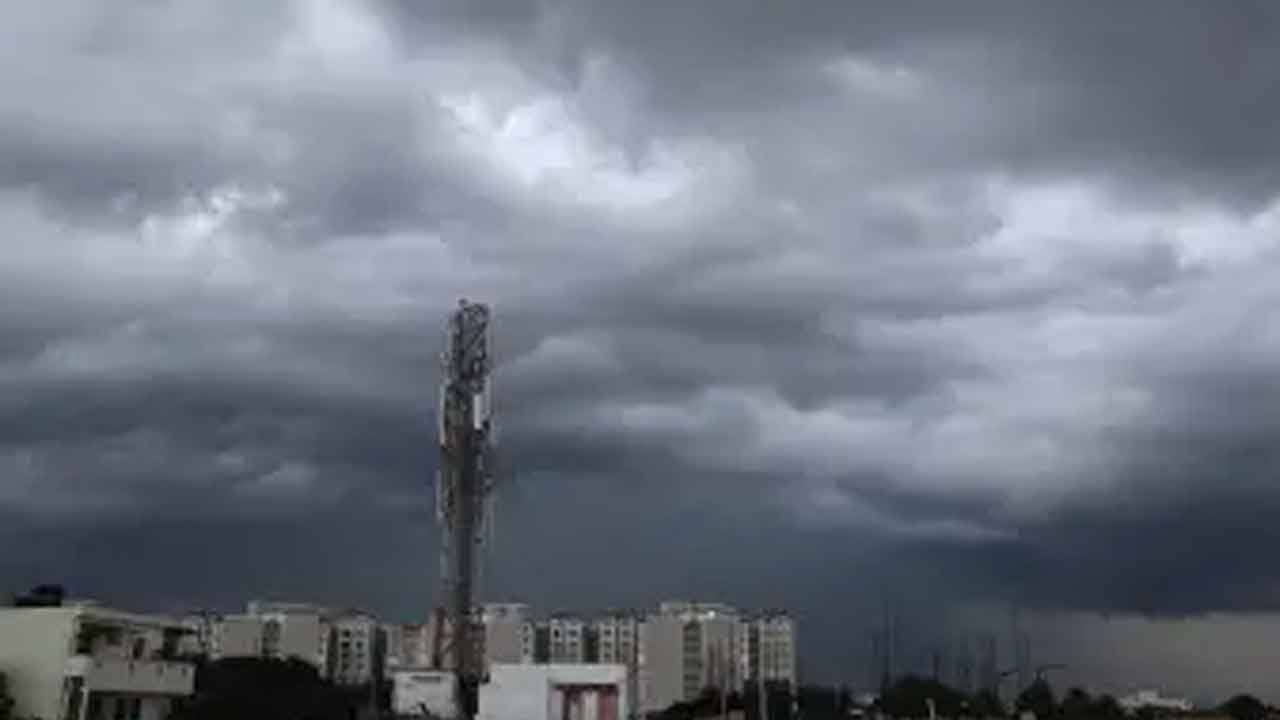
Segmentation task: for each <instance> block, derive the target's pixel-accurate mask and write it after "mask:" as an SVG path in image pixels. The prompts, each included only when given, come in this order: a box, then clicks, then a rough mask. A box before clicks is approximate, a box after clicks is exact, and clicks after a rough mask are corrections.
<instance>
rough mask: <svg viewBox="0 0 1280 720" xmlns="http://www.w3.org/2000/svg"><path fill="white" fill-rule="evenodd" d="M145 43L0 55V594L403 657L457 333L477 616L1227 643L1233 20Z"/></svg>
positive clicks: (270, 33)
mask: <svg viewBox="0 0 1280 720" xmlns="http://www.w3.org/2000/svg"><path fill="white" fill-rule="evenodd" d="M148 7H149V6H147V7H144V6H142V5H138V6H129V7H127V8H126V9H125V10H122V11H121V12H120V14H119V15H118V16H110V17H108V16H107V15H105V14H102V13H98V12H93V11H90V10H89V9H88V8H87V7H83V6H78V5H76V4H75V3H67V4H65V5H60V6H58V10H59V12H56V13H52V14H49V15H41V16H36V15H30V16H23V22H24V23H26V24H27V25H24V27H28V26H29V29H40V30H43V31H46V32H45V34H44V37H46V38H48V40H47V42H44V43H43V44H38V46H33V45H32V44H31V43H30V42H27V43H26V44H22V45H19V44H17V43H16V42H15V43H13V44H5V43H0V46H4V47H7V48H8V50H5V51H0V52H8V53H10V54H13V53H19V54H21V53H27V54H29V56H30V57H32V58H36V59H38V60H39V65H40V67H41V68H42V73H43V74H42V75H41V77H42V78H44V79H43V80H41V82H38V83H37V82H35V81H34V80H33V79H32V77H25V76H22V75H21V74H19V73H16V72H14V71H12V70H9V71H7V72H5V71H0V88H2V89H4V90H5V91H6V92H5V96H6V100H5V101H3V102H2V103H0V157H2V158H4V159H3V160H0V186H3V194H2V195H0V223H3V224H4V225H5V227H6V235H5V236H4V237H3V238H0V248H3V249H4V251H5V253H6V258H7V259H6V261H4V262H3V263H0V513H2V514H3V517H4V522H0V542H3V543H4V544H5V547H17V546H24V547H29V548H30V549H31V550H30V552H29V553H24V554H20V555H15V554H0V571H2V572H0V576H3V577H5V578H6V579H10V578H12V581H13V582H15V583H16V582H27V581H35V580H39V579H46V578H48V577H50V576H56V577H60V578H62V579H64V580H65V581H66V582H67V583H68V584H70V585H72V587H73V589H74V590H76V591H78V592H80V591H82V592H88V593H99V594H103V595H105V596H106V597H107V599H111V600H117V601H119V602H122V603H125V604H141V605H146V606H152V607H155V606H164V605H182V604H189V603H203V604H215V605H219V604H220V605H231V604H233V603H235V602H237V601H239V600H241V599H243V597H244V596H245V595H246V594H267V595H279V596H286V595H287V596H302V597H308V598H312V599H315V600H319V601H325V602H334V603H338V604H349V603H368V604H370V605H373V606H375V608H377V609H382V610H383V611H385V612H387V613H390V614H397V615H400V616H405V617H408V616H420V615H421V613H422V612H423V610H424V608H425V607H426V606H427V605H428V603H429V602H430V598H431V593H432V590H431V588H432V584H433V580H432V575H433V573H434V570H433V568H432V563H433V562H434V561H433V559H432V558H434V553H435V533H434V530H433V529H432V528H431V514H430V512H429V510H430V498H431V491H430V481H431V477H432V474H433V471H434V462H435V452H434V449H433V442H434V439H433V432H434V430H433V418H432V416H431V414H432V408H433V397H434V385H435V383H436V382H437V380H438V375H437V369H436V359H435V353H436V352H438V350H439V349H440V334H441V333H440V323H441V321H442V320H443V317H444V315H445V313H446V312H447V311H448V309H449V308H450V307H451V306H452V304H453V302H454V301H455V299H456V297H458V296H460V295H469V296H473V297H477V298H480V299H485V300H491V301H492V302H493V303H494V304H495V308H496V312H497V329H498V332H497V336H496V343H497V347H498V353H499V358H500V362H501V368H500V372H499V375H498V393H499V394H498V411H499V418H500V421H501V426H502V435H503V441H504V443H503V447H502V452H501V462H502V468H503V475H504V483H505V486H504V489H503V495H502V499H501V505H500V507H501V508H502V510H501V512H502V518H501V522H500V524H499V544H498V547H497V548H496V549H495V551H494V552H495V554H494V558H493V566H492V567H491V569H490V576H489V581H490V582H491V583H492V585H491V588H492V593H493V595H494V596H495V597H496V596H501V595H510V596H524V597H526V599H529V600H532V601H534V602H537V603H539V604H540V605H542V606H545V607H552V606H565V605H567V606H577V607H586V606H592V605H608V604H630V603H634V604H641V603H648V602H653V601H656V600H658V599H660V598H661V597H663V596H679V595H683V596H691V595H700V594H701V595H707V596H720V597H724V598H726V599H731V600H735V601H738V602H741V603H743V604H761V605H783V606H791V607H794V608H795V609H796V610H797V612H798V613H799V614H800V615H801V618H802V622H803V623H804V624H803V626H802V627H803V628H804V629H803V632H804V638H805V640H804V643H805V644H804V647H805V650H804V651H803V652H804V654H805V658H806V662H807V663H809V664H810V665H808V667H809V668H810V669H811V670H812V672H813V674H814V676H816V677H823V678H835V677H837V676H840V677H842V678H844V679H847V678H845V677H844V673H845V672H846V671H847V669H848V668H858V672H860V671H861V669H862V668H861V666H862V665H863V664H865V661H866V653H865V649H864V648H863V643H862V640H861V638H860V637H859V638H858V639H849V638H848V637H847V636H850V635H857V634H858V633H862V632H863V631H864V630H866V629H868V628H869V627H870V626H872V625H874V622H875V621H874V615H875V613H876V609H877V607H878V606H879V603H880V602H881V599H882V595H883V594H884V593H885V592H888V591H890V590H892V591H893V592H894V593H897V594H898V596H899V597H900V598H925V599H923V600H919V601H914V600H907V599H902V600H901V602H902V603H904V604H907V605H910V604H912V603H918V605H919V607H918V608H915V610H916V611H918V612H919V614H921V615H923V616H930V615H933V614H938V615H941V614H945V613H944V612H943V611H944V610H946V609H947V607H945V606H950V605H957V606H958V605H962V604H965V603H970V602H974V603H984V602H985V603H998V602H1001V601H1005V600H1015V601H1021V602H1024V603H1026V604H1028V605H1030V606H1035V607H1040V608H1043V609H1045V611H1046V612H1048V613H1056V612H1059V611H1062V610H1085V611H1088V612H1090V613H1092V612H1120V613H1125V612H1129V613H1146V614H1150V615H1162V616H1171V615H1173V616H1177V615H1182V614H1196V613H1204V612H1208V611H1212V610H1222V611H1263V610H1270V609H1274V606H1275V595H1274V590H1273V586H1274V579H1273V578H1274V574H1273V573H1272V572H1271V571H1270V570H1269V569H1268V565H1267V562H1266V553H1265V548H1267V547H1269V546H1270V545H1272V544H1273V540H1274V539H1275V538H1273V537H1272V533H1271V532H1270V531H1269V530H1268V527H1267V524H1266V522H1265V521H1261V520H1251V519H1250V518H1251V517H1256V516H1257V515H1256V513H1257V512H1259V511H1264V512H1265V511H1269V510H1271V509H1273V506H1274V504H1275V498H1276V497H1277V496H1276V494H1275V492H1274V489H1273V487H1272V483H1270V481H1269V480H1268V477H1269V474H1268V473H1269V470H1268V468H1269V467H1270V466H1271V465H1272V464H1273V463H1271V460H1273V458H1272V455H1273V453H1272V451H1271V445H1272V442H1271V438H1272V437H1273V436H1274V434H1275V433H1274V430H1275V428H1274V427H1273V425H1274V422H1273V420H1274V417H1273V416H1274V413H1273V412H1272V410H1271V408H1273V407H1274V406H1275V400H1276V398H1274V397H1273V393H1271V392H1270V391H1269V389H1268V388H1269V387H1270V385H1271V383H1270V380H1269V375H1268V373H1269V370H1268V368H1270V367H1271V365H1272V364H1273V361H1274V358H1275V357H1276V355H1277V346H1276V345H1275V343H1274V342H1273V340H1272V339H1271V336H1272V334H1273V333H1271V329H1270V326H1269V324H1268V323H1267V322H1266V320H1265V318H1267V317H1269V316H1270V315H1271V314H1272V313H1271V311H1272V310H1273V309H1274V306H1275V301H1274V300H1275V298H1274V296H1273V295H1272V294H1271V293H1269V292H1267V290H1266V288H1267V287H1268V284H1269V280H1270V276H1271V275H1272V274H1274V267H1275V265H1274V262H1275V255H1274V250H1272V249H1269V248H1270V247H1271V245H1272V244H1273V242H1274V241H1273V238H1274V237H1275V233H1276V227H1277V225H1276V223H1275V220H1274V218H1273V216H1274V211H1270V214H1269V213H1268V212H1267V211H1262V212H1259V211H1258V208H1264V209H1265V208H1266V207H1268V206H1269V204H1270V201H1271V200H1272V198H1273V197H1274V195H1275V185H1276V183H1275V180H1276V178H1274V177H1273V172H1274V171H1273V168H1274V167H1275V165H1276V163H1275V158H1274V157H1273V155H1274V153H1273V150H1274V148H1273V147H1272V146H1273V144H1274V143H1273V141H1272V140H1271V139H1270V138H1268V137H1264V135H1266V132H1267V128H1268V127H1269V123H1268V118H1269V117H1270V116H1271V115H1272V114H1274V108H1272V107H1271V106H1270V105H1269V104H1268V103H1267V102H1266V99H1267V97H1268V94H1269V93H1268V91H1269V89H1270V81H1269V80H1268V79H1267V77H1263V74H1262V73H1263V71H1264V69H1266V68H1269V66H1270V64H1269V63H1268V62H1267V59H1268V58H1269V56H1270V54H1272V50H1271V48H1272V47H1273V46H1278V45H1277V44H1276V43H1273V42H1268V40H1269V39H1270V35H1271V34H1273V33H1272V30H1271V28H1270V25H1269V22H1270V20H1269V16H1270V14H1271V13H1270V10H1269V8H1267V9H1261V8H1259V9H1258V11H1257V12H1258V14H1257V15H1256V16H1254V15H1249V14H1248V13H1247V12H1246V10H1249V11H1250V12H1252V8H1254V7H1255V6H1254V5H1251V4H1247V3H1238V4H1232V5H1230V6H1222V7H1218V6H1213V7H1211V8H1210V7H1207V6H1204V5H1203V4H1199V5H1194V6H1193V5H1191V4H1189V3H1188V4H1177V3H1175V4H1174V5H1167V4H1162V5H1160V6H1159V7H1158V8H1157V7H1156V6H1154V5H1150V6H1144V5H1140V4H1129V5H1126V6H1125V7H1124V8H1115V7H1112V6H1110V5H1108V6H1106V7H1105V8H1104V7H1103V6H1102V5H1101V4H1097V5H1094V4H1085V5H1080V4H1077V3H1072V4H1066V3H1064V4H1061V5H1056V6H1045V5H1036V6H1034V7H1031V6H1027V5H1025V4H1022V3H986V4H970V5H966V6H965V7H964V8H960V7H959V6H956V7H951V6H948V7H947V8H941V7H939V6H938V5H937V4H936V3H892V4H890V3H862V4H853V5H850V4H846V3H824V4H815V5H811V6H808V7H807V8H805V9H804V10H803V11H802V10H800V9H797V8H794V7H790V6H784V5H781V4H765V3H748V4H742V3H713V4H712V5H706V4H699V5H697V6H694V5H688V4H685V5H681V4H665V3H631V2H627V3H613V2H604V3H591V4H581V3H576V2H569V3H560V4H557V3H537V4H532V3H530V4H525V3H505V2H500V3H489V2H471V3H436V4H431V5H424V4H420V3H412V4H410V3H389V4H378V5H373V4H361V3H341V2H333V3H328V4H326V3H314V4H308V3H299V4H296V5H281V6H278V7H277V8H275V9H272V10H269V11H264V10H261V9H259V8H257V6H256V5H255V6H253V8H252V12H251V9H250V8H249V6H248V5H226V4H219V6H218V8H219V9H217V10H208V11H199V12H197V11H195V10H191V9H187V10H184V9H182V8H179V7H177V6H175V7H172V8H152V9H148ZM1104 10H1105V12H1104ZM263 13H265V16H264V15H263ZM245 27H252V28H253V31H252V32H249V33H247V34H245V33H243V32H242V30H243V29H244V28H245ZM196 28H198V29H199V30H198V31H197V30H196ZM2 34H3V33H0V35H2ZM188 48H189V50H190V52H186V50H187V49H188ZM4 57H9V56H4ZM1209 57H1213V58H1217V60H1218V64H1217V65H1214V64H1213V63H1210V62H1208V61H1207V60H1206V58H1209ZM4 67H6V68H12V67H15V66H14V65H12V64H5V65H4ZM1224 74H1229V76H1230V77H1231V78H1233V81H1232V82H1222V81H1221V79H1222V76H1223V75H1224ZM60 81H64V83H65V87H67V88H77V89H82V90H88V89H93V90H94V92H87V91H86V92H84V93H72V94H75V95H76V96H77V97H80V98H82V100H83V105H84V106H83V107H79V108H77V109H76V111H75V112H70V111H69V110H68V107H67V105H66V103H65V101H64V99H62V98H60V97H59V96H58V94H57V93H55V92H53V90H52V89H51V88H53V87H55V86H58V85H59V82H60ZM126 86H127V89H128V92H127V93H125V92H124V91H123V90H120V88H123V87H126ZM113 88H114V89H115V90H116V92H115V93H113V92H112V89H113ZM1270 124H1274V123H1270ZM1249 513H1254V515H1249ZM335 527H342V528H343V529H344V530H343V532H342V533H335V532H334V528H335ZM584 537H590V538H594V539H596V540H598V542H594V541H593V542H583V538H584ZM744 549H745V551H744ZM184 557H185V558H189V557H198V558H200V559H201V562H200V563H199V564H198V565H196V566H192V565H189V564H183V563H178V562H176V561H177V559H178V558H184ZM126 560H127V562H126ZM584 567H591V568H598V569H600V570H599V572H598V573H596V572H591V573H584V572H582V570H581V569H582V568H584ZM281 568H289V571H288V572H281V570H280V569H281ZM157 578H162V579H163V580H162V581H161V580H159V579H157ZM1178 578H1191V580H1190V581H1188V582H1183V583H1178V584H1176V585H1173V586H1171V585H1170V583H1171V581H1173V580H1175V579H1178ZM7 581H8V580H7ZM357 588H359V589H360V590H358V591H357ZM366 590H368V592H367V593H366V592H365V591H366ZM933 624H934V621H932V620H931V621H928V622H923V621H922V629H921V634H922V635H925V634H928V633H933V632H939V633H941V632H943V631H944V630H945V628H943V627H941V626H942V625H945V623H944V622H942V621H940V620H939V621H937V623H936V624H937V625H939V627H937V628H934V627H933ZM926 626H927V629H925V628H926ZM846 640H848V641H847V642H846ZM1225 685H1226V683H1225V682H1224V683H1223V684H1222V686H1225Z"/></svg>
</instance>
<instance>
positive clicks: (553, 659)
mask: <svg viewBox="0 0 1280 720" xmlns="http://www.w3.org/2000/svg"><path fill="white" fill-rule="evenodd" d="M547 632H548V638H549V640H550V647H549V652H548V657H547V662H548V663H552V664H555V665H572V664H575V663H584V662H586V661H587V622H586V621H585V620H583V619H582V618H580V617H577V616H574V615H554V616H552V617H551V619H550V620H548V621H547Z"/></svg>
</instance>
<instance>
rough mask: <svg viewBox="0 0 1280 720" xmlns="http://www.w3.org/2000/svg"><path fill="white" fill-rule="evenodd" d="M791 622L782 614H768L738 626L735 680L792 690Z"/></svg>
mask: <svg viewBox="0 0 1280 720" xmlns="http://www.w3.org/2000/svg"><path fill="white" fill-rule="evenodd" d="M795 635H796V630H795V621H794V620H793V619H792V618H791V616H790V615H788V614H787V613H785V612H780V611H768V612H763V613H760V614H758V615H754V616H750V617H744V618H742V620H741V621H740V622H739V623H738V643H737V648H738V678H740V679H741V680H742V682H744V683H748V682H757V681H763V682H765V683H768V684H770V685H786V687H787V688H788V689H790V690H791V691H792V692H794V691H795V689H796V641H795Z"/></svg>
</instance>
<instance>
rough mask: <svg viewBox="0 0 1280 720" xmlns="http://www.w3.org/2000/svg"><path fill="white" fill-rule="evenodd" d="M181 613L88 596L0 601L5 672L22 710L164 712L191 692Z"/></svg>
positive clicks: (118, 714)
mask: <svg viewBox="0 0 1280 720" xmlns="http://www.w3.org/2000/svg"><path fill="white" fill-rule="evenodd" d="M187 632H188V629H187V628H186V627H184V626H183V624H182V623H181V622H180V621H179V620H177V619H170V618H164V617H160V616H154V615H139V614H134V613H126V612H120V611H117V610H110V609H107V608H104V607H101V606H98V605H96V604H89V603H81V604H73V605H64V606H58V607H29V608H27V607H24V608H0V672H3V673H4V674H5V676H6V677H7V678H8V680H9V691H10V693H11V694H12V695H13V698H14V700H15V701H16V702H17V706H16V707H15V708H14V714H15V715H16V716H18V717H37V718H42V719H46V720H63V719H64V718H65V719H68V720H109V719H110V720H114V719H115V718H127V719H128V720H163V718H165V717H166V716H167V715H168V714H169V712H170V710H171V709H172V707H173V704H174V703H175V702H176V701H179V700H181V699H182V698H185V697H188V696H190V695H191V693H192V690H193V687H194V679H195V668H194V666H193V665H192V664H190V663H188V662H183V661H180V660H179V659H178V657H179V654H180V652H181V651H182V649H183V643H182V639H183V636H184V635H186V634H187Z"/></svg>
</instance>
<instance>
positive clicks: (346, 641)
mask: <svg viewBox="0 0 1280 720" xmlns="http://www.w3.org/2000/svg"><path fill="white" fill-rule="evenodd" d="M331 622H332V624H333V640H332V642H333V648H334V649H333V665H332V675H331V677H332V679H333V681H334V682H336V683H338V684H339V685H365V684H368V683H369V682H372V681H373V680H374V679H375V678H377V677H380V676H381V673H382V670H383V668H382V661H383V658H384V657H385V650H384V643H383V640H382V633H381V628H380V627H379V625H378V621H377V619H376V618H374V617H373V616H372V615H369V614H368V613H364V612H360V611H357V610H351V611H347V612H344V613H342V614H340V615H337V616H335V617H334V618H333V619H332V621H331Z"/></svg>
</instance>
